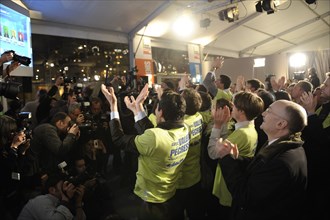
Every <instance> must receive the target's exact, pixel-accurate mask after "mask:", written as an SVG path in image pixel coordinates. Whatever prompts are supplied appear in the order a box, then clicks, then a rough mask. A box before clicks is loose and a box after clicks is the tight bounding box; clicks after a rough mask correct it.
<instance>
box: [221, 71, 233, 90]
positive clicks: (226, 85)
mask: <svg viewBox="0 0 330 220" xmlns="http://www.w3.org/2000/svg"><path fill="white" fill-rule="evenodd" d="M219 77H220V82H221V83H222V84H223V88H224V89H229V87H230V84H231V79H230V77H229V76H227V75H223V74H221V75H220V76H219Z"/></svg>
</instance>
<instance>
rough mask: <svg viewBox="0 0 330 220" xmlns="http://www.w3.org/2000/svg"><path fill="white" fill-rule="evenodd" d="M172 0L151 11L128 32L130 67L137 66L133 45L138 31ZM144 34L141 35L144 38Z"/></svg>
mask: <svg viewBox="0 0 330 220" xmlns="http://www.w3.org/2000/svg"><path fill="white" fill-rule="evenodd" d="M172 2H173V1H172V0H167V1H166V2H164V3H163V4H162V5H161V6H159V7H158V8H157V9H156V10H154V11H153V12H152V13H150V14H149V15H148V16H147V17H146V18H145V19H144V20H143V21H142V22H140V23H139V24H138V25H136V26H135V27H134V28H133V29H132V30H131V31H130V32H129V33H128V49H129V63H130V68H131V69H132V68H134V67H135V52H134V46H133V39H134V37H135V35H136V33H137V32H139V31H140V30H141V29H142V28H143V27H145V26H146V25H148V24H149V22H151V21H152V20H153V19H155V18H156V17H157V16H158V15H160V14H161V13H162V12H163V11H164V10H165V9H167V8H168V7H169V6H170V5H171V4H172ZM142 37H143V36H141V38H142Z"/></svg>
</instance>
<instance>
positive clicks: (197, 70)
mask: <svg viewBox="0 0 330 220" xmlns="http://www.w3.org/2000/svg"><path fill="white" fill-rule="evenodd" d="M189 70H190V77H191V80H192V81H193V82H194V83H200V82H201V72H202V71H201V64H200V63H189Z"/></svg>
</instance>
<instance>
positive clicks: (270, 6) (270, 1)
mask: <svg viewBox="0 0 330 220" xmlns="http://www.w3.org/2000/svg"><path fill="white" fill-rule="evenodd" d="M275 10H276V5H275V3H274V0H261V1H258V3H257V4H256V11H257V12H263V11H266V12H267V14H273V13H274V12H275Z"/></svg>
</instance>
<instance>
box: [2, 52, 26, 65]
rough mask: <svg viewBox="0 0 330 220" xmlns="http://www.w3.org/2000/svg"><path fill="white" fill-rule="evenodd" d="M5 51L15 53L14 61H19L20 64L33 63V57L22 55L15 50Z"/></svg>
mask: <svg viewBox="0 0 330 220" xmlns="http://www.w3.org/2000/svg"><path fill="white" fill-rule="evenodd" d="M5 53H13V61H17V62H19V63H20V64H23V65H24V66H29V65H30V63H31V58H29V57H24V56H20V55H18V54H16V53H15V51H13V50H9V51H6V52H5Z"/></svg>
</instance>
